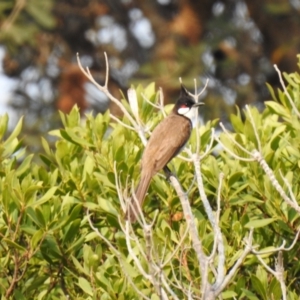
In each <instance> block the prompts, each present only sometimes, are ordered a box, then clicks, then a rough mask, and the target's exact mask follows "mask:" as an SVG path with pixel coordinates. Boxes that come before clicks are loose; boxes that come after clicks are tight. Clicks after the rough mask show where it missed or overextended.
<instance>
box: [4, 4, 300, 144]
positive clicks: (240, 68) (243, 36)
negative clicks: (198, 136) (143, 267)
mask: <svg viewBox="0 0 300 300" xmlns="http://www.w3.org/2000/svg"><path fill="white" fill-rule="evenodd" d="M0 45H2V46H1V53H2V54H3V55H2V65H3V66H2V72H3V73H4V75H5V76H2V77H1V80H2V81H3V80H7V78H8V77H9V78H13V79H14V84H13V91H12V94H11V95H10V101H9V105H10V106H11V107H12V108H13V109H14V111H15V112H16V113H17V114H18V115H20V114H24V115H25V116H26V118H25V128H24V129H25V132H26V139H25V140H24V141H25V143H26V144H27V145H28V146H29V147H30V149H31V150H35V148H36V147H37V145H38V142H37V137H38V136H40V134H41V133H43V132H47V131H49V129H51V128H53V126H55V125H57V123H58V122H59V121H58V118H57V110H58V109H59V110H61V111H63V112H69V111H70V109H71V107H72V106H73V104H75V103H77V104H78V106H79V107H80V108H81V112H82V113H83V112H85V111H87V110H91V109H92V110H94V111H95V112H103V111H105V110H106V109H107V108H108V107H109V103H108V101H107V99H106V98H105V96H104V95H102V94H101V93H100V92H98V91H97V90H96V89H95V88H94V87H93V86H92V85H91V84H89V83H88V82H87V81H86V79H85V78H84V77H83V75H82V74H81V72H80V71H79V69H78V67H77V63H76V53H77V52H78V53H79V54H80V57H81V59H82V63H83V65H86V66H89V67H90V69H91V71H92V72H93V75H94V76H95V78H96V79H97V80H98V81H99V82H102V81H103V78H104V57H103V52H104V51H106V52H107V54H108V57H109V63H110V66H111V73H110V81H109V84H110V87H109V88H110V90H111V92H112V94H114V95H115V96H117V97H120V90H122V91H123V92H124V91H126V89H127V88H128V87H129V85H130V84H131V83H134V84H136V83H142V84H144V85H146V84H148V83H149V82H152V81H154V82H155V83H156V85H157V87H162V88H163V92H164V96H165V99H166V102H172V101H175V99H176V97H177V95H178V88H179V83H178V77H182V79H183V82H184V83H185V85H186V86H187V87H188V88H189V89H192V88H193V84H194V82H193V79H194V78H196V79H197V80H199V81H200V82H201V83H202V84H204V82H205V80H206V79H207V78H209V79H210V81H209V88H208V89H207V92H206V93H205V95H204V96H203V97H204V101H205V102H206V103H207V106H206V108H205V118H208V119H211V118H215V117H219V118H221V119H222V120H223V121H224V120H226V118H227V116H228V114H229V113H230V112H231V111H232V110H234V106H235V105H238V106H240V107H243V106H244V105H245V104H248V103H251V104H254V105H256V106H258V107H260V106H262V103H263V101H264V100H268V98H270V97H269V95H268V91H267V89H266V85H265V82H269V83H270V84H271V85H273V86H274V87H276V85H277V83H278V80H277V76H276V74H275V72H274V69H273V64H274V63H276V64H278V66H279V68H280V69H281V71H285V72H293V71H294V70H295V69H296V54H297V53H300V1H299V0H276V1H275V0H260V1H259V0H224V1H215V0H203V1H194V0H144V1H137V0H60V1H57V0H43V1H40V0H2V1H1V3H0ZM2 103H3V101H2ZM110 109H111V110H113V113H115V114H118V111H117V110H116V108H115V107H110Z"/></svg>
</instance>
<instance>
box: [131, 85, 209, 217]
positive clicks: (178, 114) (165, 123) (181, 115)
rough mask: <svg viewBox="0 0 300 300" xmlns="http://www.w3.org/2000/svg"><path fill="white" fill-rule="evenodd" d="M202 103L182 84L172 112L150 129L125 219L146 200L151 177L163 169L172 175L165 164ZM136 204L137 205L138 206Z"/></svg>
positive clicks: (186, 137)
mask: <svg viewBox="0 0 300 300" xmlns="http://www.w3.org/2000/svg"><path fill="white" fill-rule="evenodd" d="M203 104H204V103H202V102H197V103H196V102H195V100H194V98H193V97H192V96H190V94H189V92H188V91H187V89H186V88H185V87H184V85H183V84H181V90H180V96H179V98H178V100H177V101H176V103H175V105H174V108H173V109H172V111H171V113H170V114H169V115H168V116H167V117H166V118H165V119H164V120H162V121H161V122H160V123H159V124H158V125H157V126H156V127H155V129H154V131H153V132H152V134H151V136H150V139H149V141H148V143H147V145H146V147H145V150H144V152H143V155H142V160H141V177H140V181H139V183H138V185H137V187H136V190H135V197H136V199H134V196H132V197H131V198H130V200H129V201H130V203H129V205H128V208H127V211H126V219H127V220H129V221H130V222H131V223H134V222H136V220H137V218H138V215H139V212H140V209H141V207H142V204H143V202H144V199H145V195H146V193H147V190H148V188H149V185H150V182H151V179H152V177H153V176H154V175H155V174H156V173H158V172H159V171H160V170H162V169H163V170H164V171H165V173H166V174H167V177H168V176H170V175H171V171H170V169H169V168H168V167H167V164H168V163H169V162H170V161H171V160H172V158H174V157H175V156H176V155H177V154H178V153H179V152H180V151H181V150H182V149H183V147H184V146H185V144H186V143H187V141H188V140H189V138H190V135H191V132H192V128H193V119H194V118H195V109H196V108H198V107H199V106H200V105H203ZM138 206H139V207H140V208H138Z"/></svg>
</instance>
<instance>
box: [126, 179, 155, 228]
mask: <svg viewBox="0 0 300 300" xmlns="http://www.w3.org/2000/svg"><path fill="white" fill-rule="evenodd" d="M151 177H152V176H151V174H142V176H141V180H140V182H139V184H138V186H137V188H136V190H135V198H136V199H134V196H132V197H131V199H130V203H129V205H128V208H127V212H126V219H127V220H129V221H130V222H131V223H134V222H135V221H136V220H137V218H138V216H139V214H140V210H141V209H142V204H143V202H144V199H145V195H146V193H147V190H148V188H149V185H150V181H151Z"/></svg>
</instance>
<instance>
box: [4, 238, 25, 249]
mask: <svg viewBox="0 0 300 300" xmlns="http://www.w3.org/2000/svg"><path fill="white" fill-rule="evenodd" d="M2 241H3V242H4V243H6V244H7V245H8V246H11V247H13V248H15V249H17V250H20V251H24V252H25V251H26V249H25V248H24V247H22V246H20V245H19V244H17V243H15V242H14V241H11V240H9V239H7V238H3V239H2Z"/></svg>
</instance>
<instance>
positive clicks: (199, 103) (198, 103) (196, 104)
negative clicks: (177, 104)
mask: <svg viewBox="0 0 300 300" xmlns="http://www.w3.org/2000/svg"><path fill="white" fill-rule="evenodd" d="M201 105H204V103H203V102H197V103H195V104H194V105H193V107H198V106H201Z"/></svg>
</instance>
